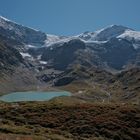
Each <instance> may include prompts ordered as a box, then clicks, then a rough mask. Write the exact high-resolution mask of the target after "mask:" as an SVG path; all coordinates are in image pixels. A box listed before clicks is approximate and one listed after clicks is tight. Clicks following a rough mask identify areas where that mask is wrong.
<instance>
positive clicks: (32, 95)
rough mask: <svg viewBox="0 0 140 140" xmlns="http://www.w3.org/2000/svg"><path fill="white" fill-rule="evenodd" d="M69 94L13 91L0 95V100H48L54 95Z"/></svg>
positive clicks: (63, 94)
mask: <svg viewBox="0 0 140 140" xmlns="http://www.w3.org/2000/svg"><path fill="white" fill-rule="evenodd" d="M60 96H71V93H70V92H67V91H59V92H57V91H50V92H48V91H47V92H40V91H29V92H13V93H10V94H6V95H3V96H1V97H0V101H4V102H21V101H48V100H50V99H52V98H54V97H60Z"/></svg>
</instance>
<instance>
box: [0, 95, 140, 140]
mask: <svg viewBox="0 0 140 140" xmlns="http://www.w3.org/2000/svg"><path fill="white" fill-rule="evenodd" d="M16 139H17V140H139V139H140V107H139V105H130V104H129V105H128V104H119V103H118V104H115V103H114V104H112V103H88V102H86V101H82V100H80V99H75V98H73V97H64V99H63V97H61V98H56V99H53V100H51V101H49V102H28V103H26V102H23V103H0V140H16Z"/></svg>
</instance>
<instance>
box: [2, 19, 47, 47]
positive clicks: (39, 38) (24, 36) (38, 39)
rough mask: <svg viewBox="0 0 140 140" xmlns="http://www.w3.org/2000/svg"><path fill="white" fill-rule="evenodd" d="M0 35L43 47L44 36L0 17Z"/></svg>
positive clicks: (39, 32)
mask: <svg viewBox="0 0 140 140" xmlns="http://www.w3.org/2000/svg"><path fill="white" fill-rule="evenodd" d="M0 34H1V35H2V36H4V37H7V38H10V39H14V40H17V41H19V42H23V43H25V44H31V45H39V46H40V45H43V44H44V41H45V40H46V34H45V33H43V32H41V31H37V30H34V29H31V28H28V27H25V26H23V25H19V24H17V23H14V22H12V21H10V20H7V19H5V18H3V17H0Z"/></svg>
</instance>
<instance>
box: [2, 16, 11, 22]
mask: <svg viewBox="0 0 140 140" xmlns="http://www.w3.org/2000/svg"><path fill="white" fill-rule="evenodd" d="M0 19H3V20H5V21H10V20H9V19H7V18H5V17H3V16H0Z"/></svg>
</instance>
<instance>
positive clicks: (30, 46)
mask: <svg viewBox="0 0 140 140" xmlns="http://www.w3.org/2000/svg"><path fill="white" fill-rule="evenodd" d="M25 47H27V48H36V46H33V45H30V44H28V45H25Z"/></svg>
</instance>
